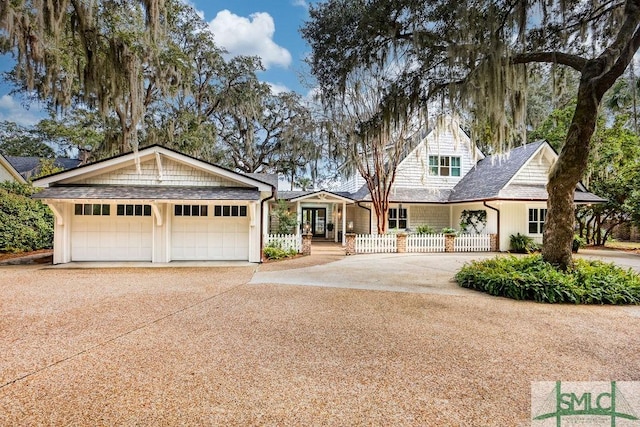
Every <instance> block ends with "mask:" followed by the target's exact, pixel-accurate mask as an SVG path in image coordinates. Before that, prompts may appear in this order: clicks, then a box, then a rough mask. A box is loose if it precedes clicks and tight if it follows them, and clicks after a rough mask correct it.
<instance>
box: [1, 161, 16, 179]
mask: <svg viewBox="0 0 640 427" xmlns="http://www.w3.org/2000/svg"><path fill="white" fill-rule="evenodd" d="M15 180H16V179H15V178H14V176H13V175H12V174H11V173H9V171H8V170H7V169H5V167H4V166H3V165H2V163H0V182H2V181H15Z"/></svg>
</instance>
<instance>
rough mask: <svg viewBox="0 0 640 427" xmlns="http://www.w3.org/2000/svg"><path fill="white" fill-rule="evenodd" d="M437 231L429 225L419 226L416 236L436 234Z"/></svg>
mask: <svg viewBox="0 0 640 427" xmlns="http://www.w3.org/2000/svg"><path fill="white" fill-rule="evenodd" d="M435 233H436V230H434V229H433V227H430V226H428V225H427V224H423V225H419V226H417V227H416V234H435Z"/></svg>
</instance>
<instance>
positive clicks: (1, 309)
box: [0, 254, 640, 426]
mask: <svg viewBox="0 0 640 427" xmlns="http://www.w3.org/2000/svg"><path fill="white" fill-rule="evenodd" d="M470 258H477V255H474V256H471V255H469V256H467V255H464V256H450V255H444V254H443V255H433V256H424V255H421V256H413V255H410V256H397V255H391V256H389V255H386V256H385V255H379V256H378V255H375V256H355V257H349V258H344V259H342V260H340V261H337V262H333V263H331V264H327V265H324V266H315V267H303V268H294V269H290V270H287V271H288V274H285V275H280V276H277V275H275V274H271V273H269V272H267V271H258V272H257V273H256V274H254V271H255V269H256V267H255V266H252V267H237V268H188V267H185V268H181V269H172V268H153V269H151V268H148V269H133V268H121V269H82V270H77V269H62V268H58V269H43V268H42V267H41V266H11V267H0V296H1V298H0V313H1V315H0V349H1V351H0V425H36V426H37V425H60V426H63V425H64V426H66V425H160V426H162V425H243V426H245V425H270V426H288V425H290V426H297V425H394V426H395V425H400V426H402V425H406V426H425V425H429V426H430V425H447V426H475V425H483V426H505V425H509V426H515V425H530V424H531V420H530V408H531V399H530V391H531V383H532V381H542V380H544V381H556V380H564V381H593V380H603V381H608V380H618V381H640V356H639V355H638V348H640V317H638V316H637V315H636V312H635V311H634V310H635V309H634V308H629V307H605V306H571V305H557V306H551V305H543V304H536V303H531V302H521V301H520V302H519V301H511V300H508V299H504V298H493V297H488V296H486V295H483V294H481V293H476V292H472V291H467V290H463V289H457V288H456V285H455V284H453V283H451V282H450V281H449V280H450V278H451V277H452V275H453V272H454V271H455V268H456V266H458V265H459V264H460V263H461V262H463V261H464V260H466V259H470ZM631 260H633V259H631ZM629 262H631V261H629ZM285 265H286V264H281V265H280V267H281V268H284V266H285ZM292 265H296V264H295V263H294V264H292ZM263 268H264V269H265V270H266V266H261V267H260V268H259V269H260V270H262V269H263ZM273 273H275V272H273ZM365 277H368V278H369V279H365ZM391 277H397V278H395V279H394V278H391ZM287 278H288V279H287ZM292 278H293V279H292ZM285 279H287V280H290V281H294V282H299V283H296V284H292V283H288V282H286V280H285ZM274 280H277V281H278V282H274V283H275V284H269V283H261V281H262V282H264V281H266V282H269V281H274ZM374 280H375V283H374V285H371V283H373V281H374ZM368 281H369V282H371V283H368ZM282 282H285V283H282ZM407 282H409V283H407ZM323 283H324V284H325V285H322V284H323ZM341 283H342V285H343V286H350V287H358V289H349V288H343V289H340V288H337V287H336V286H339V285H341ZM300 284H302V285H305V284H306V285H314V286H299V285H300ZM321 285H322V286H321ZM393 286H395V287H394V288H392V289H393V290H401V291H402V292H388V291H389V290H390V287H393ZM372 287H373V288H376V289H379V290H370V288H372ZM380 290H383V291H380ZM634 390H635V391H636V392H637V393H636V394H635V395H632V396H633V399H635V398H636V397H638V396H640V390H638V389H637V388H636V389H634ZM631 404H633V405H636V404H640V402H638V401H637V399H636V400H632V401H631ZM636 412H640V408H637V411H636Z"/></svg>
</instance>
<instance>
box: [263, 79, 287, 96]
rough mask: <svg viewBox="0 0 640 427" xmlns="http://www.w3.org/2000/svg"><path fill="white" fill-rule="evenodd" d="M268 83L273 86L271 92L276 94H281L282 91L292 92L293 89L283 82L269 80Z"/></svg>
mask: <svg viewBox="0 0 640 427" xmlns="http://www.w3.org/2000/svg"><path fill="white" fill-rule="evenodd" d="M267 84H268V85H269V86H270V87H271V92H272V93H273V94H274V95H279V94H281V93H284V92H291V89H289V88H288V87H287V86H285V85H283V84H281V83H271V82H267Z"/></svg>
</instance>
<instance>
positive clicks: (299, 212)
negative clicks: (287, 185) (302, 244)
mask: <svg viewBox="0 0 640 427" xmlns="http://www.w3.org/2000/svg"><path fill="white" fill-rule="evenodd" d="M296 218H297V219H298V220H297V221H296V223H297V226H296V237H297V238H300V230H301V229H302V227H304V224H303V223H302V206H301V205H300V201H297V202H296Z"/></svg>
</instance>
